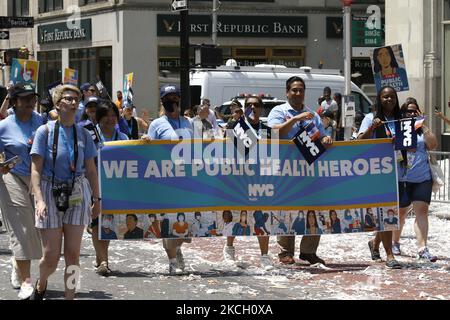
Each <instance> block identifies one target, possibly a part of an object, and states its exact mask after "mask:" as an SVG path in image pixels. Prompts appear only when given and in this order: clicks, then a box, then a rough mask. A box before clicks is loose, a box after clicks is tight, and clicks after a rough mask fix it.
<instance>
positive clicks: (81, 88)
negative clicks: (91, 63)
mask: <svg viewBox="0 0 450 320" xmlns="http://www.w3.org/2000/svg"><path fill="white" fill-rule="evenodd" d="M90 86H91V84H90V83H89V82H85V83H83V84H82V85H81V86H80V90H81V91H86V90H87V89H89V87H90Z"/></svg>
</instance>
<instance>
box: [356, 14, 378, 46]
mask: <svg viewBox="0 0 450 320" xmlns="http://www.w3.org/2000/svg"><path fill="white" fill-rule="evenodd" d="M367 19H368V18H367V17H353V19H352V47H374V48H376V47H381V46H382V45H383V44H382V41H383V30H382V29H369V28H367V25H366V24H367Z"/></svg>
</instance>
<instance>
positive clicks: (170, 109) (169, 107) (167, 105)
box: [163, 101, 178, 112]
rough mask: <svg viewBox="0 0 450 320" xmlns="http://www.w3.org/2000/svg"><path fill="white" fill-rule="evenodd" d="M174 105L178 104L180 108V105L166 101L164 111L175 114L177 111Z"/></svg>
mask: <svg viewBox="0 0 450 320" xmlns="http://www.w3.org/2000/svg"><path fill="white" fill-rule="evenodd" d="M174 104H176V105H177V107H178V103H176V102H173V101H164V102H163V106H164V109H166V111H167V112H173V111H174V110H175V109H174V107H173V105H174Z"/></svg>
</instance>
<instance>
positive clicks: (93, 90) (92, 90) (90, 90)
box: [86, 89, 95, 93]
mask: <svg viewBox="0 0 450 320" xmlns="http://www.w3.org/2000/svg"><path fill="white" fill-rule="evenodd" d="M86 91H89V92H94V93H95V89H88V90H86Z"/></svg>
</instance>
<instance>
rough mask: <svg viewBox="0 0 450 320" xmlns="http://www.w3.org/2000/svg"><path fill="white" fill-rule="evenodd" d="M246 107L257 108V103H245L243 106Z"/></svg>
mask: <svg viewBox="0 0 450 320" xmlns="http://www.w3.org/2000/svg"><path fill="white" fill-rule="evenodd" d="M245 106H246V107H251V106H255V107H259V103H258V102H247V103H246V104H245Z"/></svg>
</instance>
